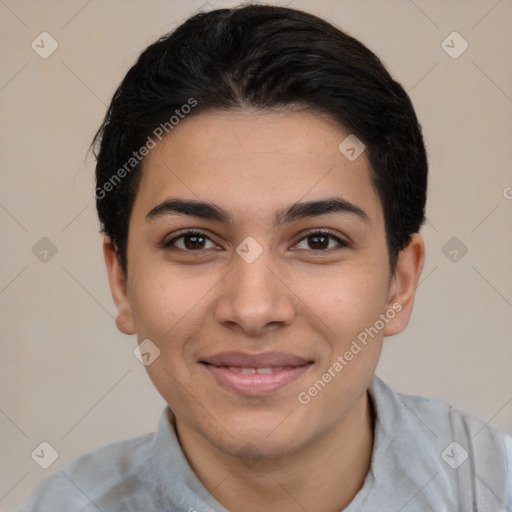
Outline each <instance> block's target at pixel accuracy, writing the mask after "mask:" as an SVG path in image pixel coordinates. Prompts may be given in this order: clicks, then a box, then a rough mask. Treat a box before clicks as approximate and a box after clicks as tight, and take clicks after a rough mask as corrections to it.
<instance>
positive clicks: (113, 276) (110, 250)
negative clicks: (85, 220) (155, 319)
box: [103, 236, 136, 334]
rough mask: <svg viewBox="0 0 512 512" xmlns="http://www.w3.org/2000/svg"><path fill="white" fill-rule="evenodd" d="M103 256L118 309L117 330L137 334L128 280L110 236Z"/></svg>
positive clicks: (105, 242) (105, 243) (105, 239)
mask: <svg viewBox="0 0 512 512" xmlns="http://www.w3.org/2000/svg"><path fill="white" fill-rule="evenodd" d="M103 255H104V257H105V265H106V266H107V273H108V281H109V284H110V291H111V293H112V298H113V299H114V302H115V304H116V307H117V317H116V325H117V328H118V329H119V330H120V331H121V332H122V333H124V334H135V332H136V331H135V321H134V318H133V312H132V306H131V303H130V300H129V297H128V293H127V286H126V279H125V277H124V274H123V270H122V268H121V265H120V264H119V260H118V259H117V247H116V246H115V245H114V243H113V242H112V240H111V238H110V237H109V236H106V237H105V238H104V239H103Z"/></svg>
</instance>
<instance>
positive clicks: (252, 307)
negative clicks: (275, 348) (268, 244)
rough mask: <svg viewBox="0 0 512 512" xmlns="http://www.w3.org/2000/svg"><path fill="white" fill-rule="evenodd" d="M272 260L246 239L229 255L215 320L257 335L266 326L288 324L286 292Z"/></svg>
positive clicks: (290, 308)
mask: <svg viewBox="0 0 512 512" xmlns="http://www.w3.org/2000/svg"><path fill="white" fill-rule="evenodd" d="M277 267H278V265H277V262H276V258H275V257H274V256H273V254H272V251H271V249H269V248H268V249H267V248H265V249H263V247H261V246H260V245H259V244H257V242H255V240H254V239H252V240H251V239H249V240H248V239H246V240H244V242H242V243H241V244H240V245H239V246H238V248H237V253H236V254H234V255H233V261H232V268H231V272H229V273H228V274H227V275H226V277H225V280H224V287H223V293H222V297H220V300H219V303H218V305H217V311H216V317H217V321H219V322H221V323H224V324H230V325H233V324H237V325H239V326H240V327H241V328H242V329H243V330H244V331H246V332H248V333H249V332H250V333H252V334H257V333H259V332H261V331H262V330H263V329H265V327H266V326H268V325H269V324H273V325H274V324H276V323H280V324H283V325H284V324H288V323H289V322H290V321H291V319H292V317H293V304H292V302H291V297H290V296H289V293H290V292H289V290H288V288H287V287H286V286H284V284H283V283H282V282H281V279H279V277H278V275H276V274H279V273H278V270H277Z"/></svg>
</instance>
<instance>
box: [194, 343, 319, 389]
mask: <svg viewBox="0 0 512 512" xmlns="http://www.w3.org/2000/svg"><path fill="white" fill-rule="evenodd" d="M201 363H202V364H203V366H204V367H205V368H206V369H207V370H208V371H209V372H210V374H211V375H212V376H213V377H214V378H215V379H216V380H217V382H218V383H219V384H220V385H222V386H223V387H225V388H227V389H229V390H230V391H234V392H236V393H238V394H241V395H247V396H251V395H252V396H256V395H262V394H268V393H272V392H274V391H277V390H278V389H280V388H282V387H284V386H285V385H287V384H289V383H290V382H292V381H294V380H296V379H297V378H299V377H300V375H302V374H303V373H304V372H305V371H306V370H307V369H308V368H309V367H310V366H311V365H312V364H313V361H311V360H307V359H304V358H303V357H299V356H296V355H293V354H286V353H283V352H265V353H263V354H245V353H243V352H222V353H220V354H215V355H214V356H211V357H208V358H207V359H205V360H203V361H201Z"/></svg>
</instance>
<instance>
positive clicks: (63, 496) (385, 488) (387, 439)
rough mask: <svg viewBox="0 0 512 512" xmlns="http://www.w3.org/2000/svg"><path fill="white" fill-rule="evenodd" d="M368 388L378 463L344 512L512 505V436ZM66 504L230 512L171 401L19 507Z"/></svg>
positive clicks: (446, 511)
mask: <svg viewBox="0 0 512 512" xmlns="http://www.w3.org/2000/svg"><path fill="white" fill-rule="evenodd" d="M368 394H369V397H370V400H371V401H372V404H373V407H374V411H375V413H376V421H375V439H374V448H373V453H372V461H371V467H370V470H369V472H368V474H367V476H366V479H365V482H364V484H363V486H362V488H361V489H360V491H359V492H358V494H357V495H356V496H355V497H354V499H353V500H352V502H351V503H350V505H349V506H348V507H346V508H345V509H344V512H413V511H414V512H418V511H436V512H456V511H464V512H465V511H466V510H468V511H469V510H485V511H488V512H491V511H492V512H508V511H510V510H512V508H511V507H512V435H510V434H505V433H503V432H500V431H498V430H496V429H494V428H492V427H490V426H488V425H485V424H484V423H482V422H480V421H478V420H475V419H473V418H469V417H467V416H462V415H461V414H460V413H458V412H456V411H454V410H453V409H452V408H450V406H449V405H447V404H445V403H444V402H441V401H439V400H435V399H432V398H422V397H416V396H409V395H403V394H400V393H397V392H395V391H394V390H392V389H391V388H390V387H389V386H387V385H386V384H385V383H384V382H383V381H382V380H380V379H379V378H378V377H376V376H374V377H373V379H372V383H371V386H370V388H369V389H368ZM454 414H455V416H453V415H454ZM457 422H458V423H457ZM456 439H457V440H458V441H456ZM475 504H477V505H478V508H477V507H476V506H475ZM60 510H62V511H66V512H93V511H94V512H98V510H99V511H102V512H121V511H123V512H127V511H140V512H157V511H173V512H228V511H227V510H226V509H225V508H224V507H223V506H222V505H220V504H219V503H218V502H217V501H216V500H215V499H214V498H213V497H212V496H211V495H210V494H209V493H208V491H207V490H206V488H205V487H204V486H203V485H202V483H201V482H200V481H199V479H198V478H197V476H196V475H195V473H194V471H193V470H192V468H191V467H190V465H189V463H188V462H187V459H186V458H185V455H184V454H183V451H182V449H181V446H180V444H179V441H178V439H177V436H176V431H175V428H174V415H173V413H172V411H171V410H170V409H169V408H168V407H167V408H166V409H165V410H164V412H163V414H162V416H161V418H160V423H159V426H158V431H157V432H156V433H155V434H146V435H143V436H140V437H136V438H134V439H128V440H124V441H119V442H116V443H112V444H109V445H106V446H103V447H101V448H98V449H96V450H93V451H91V452H88V453H86V454H84V455H81V456H80V457H78V458H76V459H74V460H73V461H72V462H70V463H69V464H67V465H66V466H64V467H63V468H61V469H60V470H58V471H56V472H55V473H53V474H52V475H50V476H49V477H48V478H46V479H45V480H44V481H43V482H42V483H41V484H40V485H39V486H38V487H37V488H36V490H35V492H34V493H33V494H32V495H31V496H30V498H29V499H28V500H27V501H26V502H25V503H23V504H22V505H21V506H20V507H18V508H17V509H16V510H15V511H14V512H28V511H37V512H55V511H60Z"/></svg>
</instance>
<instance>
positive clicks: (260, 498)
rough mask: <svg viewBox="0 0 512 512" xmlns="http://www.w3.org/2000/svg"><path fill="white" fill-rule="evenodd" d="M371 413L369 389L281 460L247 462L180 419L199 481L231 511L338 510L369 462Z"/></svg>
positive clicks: (184, 445) (179, 426) (182, 438)
mask: <svg viewBox="0 0 512 512" xmlns="http://www.w3.org/2000/svg"><path fill="white" fill-rule="evenodd" d="M373 424H374V420H373V412H372V409H371V404H370V401H369V399H368V395H367V393H365V394H364V395H363V396H362V397H361V398H360V400H359V401H358V402H357V403H356V405H355V406H354V407H353V408H352V409H351V410H350V412H349V413H348V414H347V416H346V417H345V418H344V419H343V421H342V422H340V424H339V425H337V426H336V427H335V428H333V429H332V430H330V431H329V432H327V433H326V434H325V435H323V436H322V437H321V438H320V439H317V440H316V441H315V442H314V443H311V444H310V445H308V446H307V447H304V448H301V449H300V450H298V451H296V452H294V453H293V454H290V455H287V456H286V457H281V458H278V459H261V460H259V461H255V462H254V464H247V463H243V462H242V461H240V459H238V458H237V457H234V456H231V455H226V454H225V453H224V452H222V451H220V450H218V449H217V448H216V447H213V446H212V445H211V444H210V443H209V442H208V441H206V440H205V439H204V437H202V436H201V435H200V434H198V433H197V432H196V431H193V430H191V429H189V428H188V427H187V426H186V425H184V424H183V423H182V422H180V421H179V420H178V419H176V427H177V431H178V435H179V439H180V444H181V446H182V449H183V451H184V453H185V455H186V457H187V459H188V461H189V463H190V465H191V466H192V469H193V470H194V472H195V473H196V475H197V476H198V478H199V480H201V482H202V483H203V485H204V486H205V487H206V489H208V490H209V491H210V493H211V495H212V496H213V497H214V498H215V499H216V500H217V501H218V502H219V503H221V504H222V505H223V506H224V507H225V508H226V509H228V510H230V511H231V512H242V511H243V512H256V511H258V512H259V511H261V510H265V511H268V512H274V511H279V512H304V510H314V511H315V512H339V511H340V510H343V509H344V508H346V507H347V506H348V504H349V503H350V502H351V501H352V499H353V498H354V496H355V495H356V494H357V492H358V491H359V490H360V489H361V487H362V485H363V483H364V480H365V478H366V475H367V473H368V470H369V468H370V463H371V454H372V449H373V428H374V427H373Z"/></svg>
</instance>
